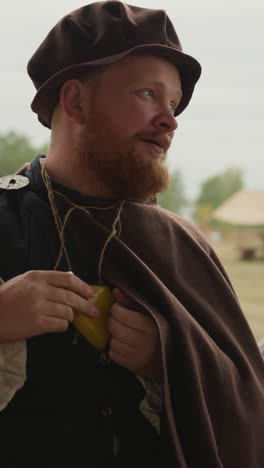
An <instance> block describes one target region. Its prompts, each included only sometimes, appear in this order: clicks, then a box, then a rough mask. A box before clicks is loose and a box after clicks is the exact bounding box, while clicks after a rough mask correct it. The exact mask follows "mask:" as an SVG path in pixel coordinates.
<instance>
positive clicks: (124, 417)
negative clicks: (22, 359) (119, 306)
mask: <svg viewBox="0 0 264 468" xmlns="http://www.w3.org/2000/svg"><path fill="white" fill-rule="evenodd" d="M27 175H28V177H30V179H31V185H30V186H28V187H26V188H24V189H21V190H19V191H12V192H11V191H5V192H4V193H2V194H1V195H0V223H1V224H0V249H1V252H0V254H1V262H0V263H1V265H0V276H2V277H3V278H4V279H5V280H7V279H9V278H11V277H13V276H16V275H17V274H20V273H23V272H24V271H28V270H31V269H43V270H44V269H47V270H48V269H52V267H53V265H54V263H55V260H56V255H57V253H58V240H57V234H56V231H55V228H54V223H53V219H52V215H51V212H50V209H49V204H48V203H47V198H46V193H45V191H44V189H43V185H42V182H41V179H40V174H39V165H38V161H37V160H36V161H35V162H34V163H33V166H32V171H31V173H29V174H27ZM71 250H72V252H71V254H74V255H75V257H76V258H78V246H72V245H71ZM77 265H78V266H79V267H78V266H77V269H79V271H76V269H75V273H76V274H77V275H78V276H80V277H81V278H82V279H84V280H85V281H87V282H90V283H93V282H94V280H95V279H96V275H95V273H94V272H93V271H91V270H90V271H89V267H87V268H85V269H84V266H83V265H82V264H81V263H78V262H77ZM64 268H65V270H66V269H67V267H66V265H63V262H62V264H61V265H60V269H64ZM73 338H74V330H73V327H72V326H70V327H69V329H68V331H67V332H65V333H53V334H44V335H41V336H38V337H34V338H32V339H29V340H28V343H27V352H28V360H27V381H26V383H25V385H24V387H23V388H22V389H21V390H19V391H18V392H17V394H16V395H15V397H14V398H13V400H12V401H11V402H10V403H9V405H8V406H7V408H6V409H4V410H3V411H2V412H1V413H0V446H1V448H0V464H1V466H2V467H3V468H30V467H34V468H35V467H38V468H44V467H45V468H60V467H61V468H65V467H71V468H104V467H126V468H129V467H131V468H132V467H133V468H134V467H135V466H137V467H142V468H143V467H144V468H146V467H148V466H151V467H160V466H161V465H160V462H159V449H158V446H159V438H158V436H157V434H156V432H155V431H154V429H153V428H152V426H151V425H150V424H149V423H148V421H147V420H146V419H145V418H144V416H143V415H142V414H141V412H140V411H139V403H140V401H141V400H142V399H143V397H144V390H143V388H142V386H141V384H140V383H139V381H138V380H137V378H136V377H135V376H134V375H133V374H131V373H130V372H128V371H127V370H125V369H123V368H121V367H120V366H117V365H115V364H114V363H112V362H109V360H108V359H107V355H106V353H102V354H100V353H99V352H97V351H96V350H95V349H94V348H93V347H92V346H90V345H89V343H87V342H86V341H85V340H84V339H83V338H82V337H81V336H80V337H79V338H78V340H77V343H76V344H74V343H73Z"/></svg>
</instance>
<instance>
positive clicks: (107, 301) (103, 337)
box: [73, 286, 114, 351]
mask: <svg viewBox="0 0 264 468" xmlns="http://www.w3.org/2000/svg"><path fill="white" fill-rule="evenodd" d="M91 288H92V289H93V291H94V296H93V297H91V298H90V299H88V301H89V302H91V303H92V304H94V305H95V306H96V307H97V309H99V311H100V315H98V317H95V318H92V317H87V315H84V314H81V313H80V312H75V314H74V320H73V324H74V326H75V327H76V328H77V330H78V331H79V332H80V333H81V335H83V336H84V337H85V338H86V340H87V341H89V343H90V344H91V345H93V346H94V347H95V348H96V349H98V351H103V350H104V349H105V347H106V345H107V343H108V341H109V339H110V333H109V331H108V329H107V318H108V316H109V313H110V310H111V306H112V304H113V303H114V297H113V294H112V290H111V288H109V287H108V286H91Z"/></svg>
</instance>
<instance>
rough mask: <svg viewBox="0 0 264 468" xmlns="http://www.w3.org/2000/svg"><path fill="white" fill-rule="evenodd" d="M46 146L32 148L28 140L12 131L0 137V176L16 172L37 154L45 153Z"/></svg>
mask: <svg viewBox="0 0 264 468" xmlns="http://www.w3.org/2000/svg"><path fill="white" fill-rule="evenodd" d="M46 152H47V145H43V146H41V147H34V146H33V145H32V143H31V142H30V140H29V138H28V137H26V136H24V135H20V134H18V133H16V132H14V131H11V132H8V133H6V134H2V135H0V176H3V175H6V174H12V173H14V172H16V170H17V169H19V168H20V167H21V166H22V165H23V164H24V163H25V162H30V161H32V159H33V158H34V156H35V155H36V154H38V153H44V154H45V153H46Z"/></svg>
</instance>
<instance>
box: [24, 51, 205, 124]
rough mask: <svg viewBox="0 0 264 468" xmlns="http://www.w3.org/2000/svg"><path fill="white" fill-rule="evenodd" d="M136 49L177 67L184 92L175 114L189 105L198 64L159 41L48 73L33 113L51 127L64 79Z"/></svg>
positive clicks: (105, 63) (198, 74)
mask: <svg viewBox="0 0 264 468" xmlns="http://www.w3.org/2000/svg"><path fill="white" fill-rule="evenodd" d="M137 52H139V53H144V52H147V53H152V54H155V55H159V56H162V57H164V58H166V59H168V61H170V62H171V63H172V64H174V65H175V67H176V68H177V69H178V71H179V73H180V77H181V82H182V91H183V96H182V99H181V101H180V104H179V106H178V107H177V109H176V113H175V115H179V114H180V113H181V112H182V111H183V110H184V109H185V107H186V106H187V105H188V103H189V101H190V99H191V97H192V94H193V90H194V87H195V84H196V82H197V81H198V79H199V77H200V75H201V65H200V64H199V62H198V61H197V60H195V59H194V58H193V57H191V56H190V55H187V54H185V53H183V52H181V51H180V50H177V49H174V48H172V47H168V46H163V45H160V44H149V45H140V46H136V47H133V48H131V49H129V50H126V51H124V52H120V53H118V54H115V55H111V56H110V57H104V58H101V59H98V60H93V61H91V62H84V63H81V64H76V65H72V66H70V67H67V68H64V69H63V70H61V71H60V72H58V73H56V74H54V75H53V76H51V78H49V79H48V80H47V81H46V82H45V83H44V84H43V85H42V86H41V87H40V88H39V89H38V91H37V93H36V95H35V97H34V99H33V101H32V103H31V108H32V110H33V112H35V113H36V114H38V119H39V121H40V122H41V123H42V124H43V125H44V126H45V127H48V128H50V127H51V118H52V114H53V111H54V108H55V106H56V104H57V102H58V99H59V91H60V88H61V86H62V85H63V83H65V81H67V80H70V79H73V78H78V74H79V73H80V72H81V71H83V70H85V68H90V67H94V66H100V65H108V64H111V63H115V62H118V61H119V60H122V59H123V58H125V57H126V56H128V55H130V54H133V53H137Z"/></svg>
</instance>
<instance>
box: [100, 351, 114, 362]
mask: <svg viewBox="0 0 264 468" xmlns="http://www.w3.org/2000/svg"><path fill="white" fill-rule="evenodd" d="M100 363H101V364H102V365H103V366H109V364H110V363H111V358H110V357H109V354H108V353H107V352H106V351H104V352H103V353H102V354H101V356H100Z"/></svg>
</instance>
